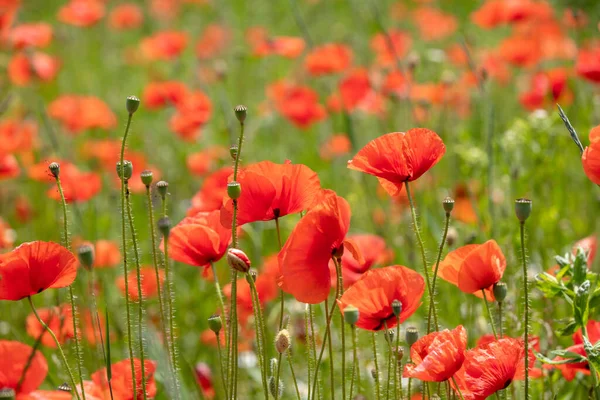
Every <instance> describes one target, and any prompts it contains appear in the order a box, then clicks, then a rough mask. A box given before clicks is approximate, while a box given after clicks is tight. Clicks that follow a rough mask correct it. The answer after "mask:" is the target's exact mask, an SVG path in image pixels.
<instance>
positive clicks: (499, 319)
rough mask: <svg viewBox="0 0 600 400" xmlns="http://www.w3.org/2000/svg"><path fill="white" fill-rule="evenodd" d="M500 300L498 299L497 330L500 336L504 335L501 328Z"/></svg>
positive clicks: (501, 311) (501, 310)
mask: <svg viewBox="0 0 600 400" xmlns="http://www.w3.org/2000/svg"><path fill="white" fill-rule="evenodd" d="M502 304H503V303H502V302H501V301H499V302H498V330H499V331H500V338H503V337H504V333H503V328H502V319H503V318H502V313H503V311H504V310H503V309H502Z"/></svg>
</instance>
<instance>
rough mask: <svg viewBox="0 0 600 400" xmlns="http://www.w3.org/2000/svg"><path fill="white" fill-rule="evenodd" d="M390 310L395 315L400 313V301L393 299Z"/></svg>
mask: <svg viewBox="0 0 600 400" xmlns="http://www.w3.org/2000/svg"><path fill="white" fill-rule="evenodd" d="M392 312H393V313H394V315H395V316H396V317H397V316H399V315H400V313H402V303H401V302H400V300H398V299H394V301H392Z"/></svg>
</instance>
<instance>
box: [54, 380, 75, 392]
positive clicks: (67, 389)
mask: <svg viewBox="0 0 600 400" xmlns="http://www.w3.org/2000/svg"><path fill="white" fill-rule="evenodd" d="M56 390H60V391H61V392H72V391H73V389H71V386H69V384H68V383H66V382H65V383H63V384H62V385H60V386H59V387H57V388H56Z"/></svg>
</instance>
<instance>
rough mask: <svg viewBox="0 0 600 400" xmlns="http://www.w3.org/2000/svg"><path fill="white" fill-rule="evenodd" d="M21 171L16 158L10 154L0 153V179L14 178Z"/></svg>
mask: <svg viewBox="0 0 600 400" xmlns="http://www.w3.org/2000/svg"><path fill="white" fill-rule="evenodd" d="M20 172H21V170H20V168H19V164H18V163H17V159H16V158H15V156H13V155H12V154H4V155H2V154H0V181H1V180H3V179H10V178H16V177H17V176H19V173H20Z"/></svg>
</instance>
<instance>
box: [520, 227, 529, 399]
mask: <svg viewBox="0 0 600 400" xmlns="http://www.w3.org/2000/svg"><path fill="white" fill-rule="evenodd" d="M520 233H521V261H522V262H523V291H524V293H525V310H524V314H525V317H524V318H525V321H524V323H525V332H524V333H523V341H524V342H525V343H524V344H525V385H524V386H525V400H529V279H528V271H527V255H526V254H525V221H522V222H521V223H520Z"/></svg>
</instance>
